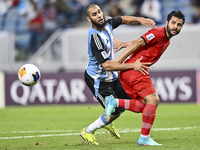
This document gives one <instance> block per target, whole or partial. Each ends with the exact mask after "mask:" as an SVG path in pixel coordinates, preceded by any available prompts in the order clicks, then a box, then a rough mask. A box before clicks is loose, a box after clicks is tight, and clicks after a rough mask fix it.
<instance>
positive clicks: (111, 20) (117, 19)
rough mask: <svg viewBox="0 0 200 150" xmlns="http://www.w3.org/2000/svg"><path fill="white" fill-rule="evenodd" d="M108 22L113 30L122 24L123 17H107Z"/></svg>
mask: <svg viewBox="0 0 200 150" xmlns="http://www.w3.org/2000/svg"><path fill="white" fill-rule="evenodd" d="M106 21H107V22H108V23H109V24H110V25H111V26H112V28H113V29H115V28H117V27H118V26H119V25H121V24H122V18H121V17H106Z"/></svg>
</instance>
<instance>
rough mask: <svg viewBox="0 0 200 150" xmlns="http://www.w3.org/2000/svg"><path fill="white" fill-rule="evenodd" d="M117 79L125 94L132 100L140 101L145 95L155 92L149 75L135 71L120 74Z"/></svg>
mask: <svg viewBox="0 0 200 150" xmlns="http://www.w3.org/2000/svg"><path fill="white" fill-rule="evenodd" d="M119 78H120V81H121V84H122V86H123V88H124V90H125V91H126V93H127V94H128V95H129V96H130V97H131V98H132V99H137V100H140V101H142V100H143V98H144V97H145V96H147V95H150V94H153V93H155V92H156V89H155V87H154V85H153V82H152V81H151V78H150V76H149V75H143V74H142V73H141V72H138V71H135V70H128V71H124V72H120V74H119Z"/></svg>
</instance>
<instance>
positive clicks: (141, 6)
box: [0, 0, 200, 59]
mask: <svg viewBox="0 0 200 150" xmlns="http://www.w3.org/2000/svg"><path fill="white" fill-rule="evenodd" d="M91 3H95V4H98V5H99V6H100V7H101V8H102V9H103V11H104V14H105V15H108V16H112V17H114V16H121V15H130V16H137V17H140V16H142V17H148V18H152V19H154V20H155V22H156V23H157V25H159V24H163V23H165V20H166V14H168V13H169V12H170V11H171V10H174V9H176V10H181V11H183V12H184V14H185V15H186V23H194V24H200V0H0V30H1V32H3V31H7V32H11V33H14V34H15V35H16V50H18V51H20V50H22V51H24V52H26V53H27V54H30V55H31V54H33V53H34V52H35V51H36V50H37V49H38V48H39V47H40V46H41V45H42V43H44V42H45V41H46V40H47V39H48V38H49V37H50V36H51V34H52V33H53V32H54V31H55V30H56V29H68V28H76V27H84V26H90V24H89V23H88V22H87V19H86V16H85V8H86V6H87V5H88V4H91ZM16 59H24V58H22V57H20V55H19V56H18V57H17V58H16Z"/></svg>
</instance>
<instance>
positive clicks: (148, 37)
mask: <svg viewBox="0 0 200 150" xmlns="http://www.w3.org/2000/svg"><path fill="white" fill-rule="evenodd" d="M146 38H147V40H148V41H150V40H152V39H153V38H155V36H154V35H153V33H150V34H148V35H147V36H146Z"/></svg>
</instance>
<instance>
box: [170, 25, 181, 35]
mask: <svg viewBox="0 0 200 150" xmlns="http://www.w3.org/2000/svg"><path fill="white" fill-rule="evenodd" d="M171 31H172V29H171V28H170V27H169V23H168V24H167V32H168V34H169V35H170V36H175V35H177V34H179V32H180V31H178V30H176V34H172V33H171Z"/></svg>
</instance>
